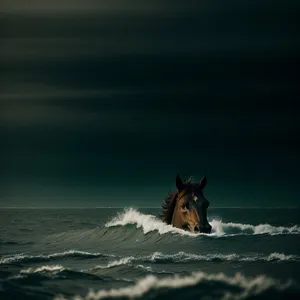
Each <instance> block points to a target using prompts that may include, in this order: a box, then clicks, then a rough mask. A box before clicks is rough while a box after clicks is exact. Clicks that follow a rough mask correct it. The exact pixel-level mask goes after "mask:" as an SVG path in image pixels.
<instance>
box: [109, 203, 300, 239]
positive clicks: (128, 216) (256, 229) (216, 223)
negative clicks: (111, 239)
mask: <svg viewBox="0 0 300 300" xmlns="http://www.w3.org/2000/svg"><path fill="white" fill-rule="evenodd" d="M210 224H211V226H212V233H211V234H205V233H191V232H188V231H185V230H182V229H179V228H175V227H173V226H172V225H168V224H166V223H164V222H163V221H161V220H160V219H158V218H156V217H155V216H153V215H147V214H143V213H141V212H139V211H138V210H136V209H133V208H128V209H125V210H124V212H122V213H119V214H118V215H117V216H116V217H115V218H113V219H112V220H111V221H109V222H108V223H106V224H105V226H106V227H114V226H126V225H136V228H142V230H143V232H144V233H145V234H147V233H149V232H151V231H157V232H158V233H159V234H166V233H175V234H180V235H187V236H193V237H195V236H199V235H204V236H209V237H223V236H233V235H259V234H270V235H277V234H300V227H299V226H297V225H295V226H292V227H284V226H273V225H270V224H259V225H251V224H242V223H232V222H230V223H223V222H222V221H221V220H217V219H213V220H212V221H210Z"/></svg>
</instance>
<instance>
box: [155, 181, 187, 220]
mask: <svg viewBox="0 0 300 300" xmlns="http://www.w3.org/2000/svg"><path fill="white" fill-rule="evenodd" d="M183 182H184V184H188V185H190V184H192V177H189V178H186V179H184V181H183ZM177 196H178V191H175V192H169V193H168V195H167V196H166V197H165V199H164V202H163V204H162V213H161V215H160V217H161V218H162V220H163V221H164V222H166V223H167V224H171V222H172V217H173V213H174V209H175V205H176V201H177Z"/></svg>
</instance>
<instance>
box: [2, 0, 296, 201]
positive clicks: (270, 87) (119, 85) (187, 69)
mask: <svg viewBox="0 0 300 300" xmlns="http://www.w3.org/2000/svg"><path fill="white" fill-rule="evenodd" d="M182 3H183V2H182V1H167V0H160V1H158V0H157V1H155V0H145V1H137V0H135V1H133V0H131V1H121V0H118V1H117V0H107V1H93V0H85V1H72V4H70V3H69V1H63V0H60V1H50V0H49V1H46V0H45V1H38V0H31V1H22V0H7V1H6V0H4V1H1V4H0V11H1V13H0V39H1V40H0V43H1V47H0V65H1V68H0V138H1V140H0V142H1V147H0V176H1V181H0V206H43V207H44V206H65V207H66V206H160V204H161V203H162V199H163V197H164V196H165V194H166V193H167V192H168V191H169V190H170V189H174V187H175V184H174V182H175V176H176V174H177V173H179V174H180V175H181V176H182V177H186V176H191V175H193V176H194V177H195V180H200V178H201V177H202V175H204V173H205V172H207V174H208V186H207V190H206V193H205V195H206V196H207V198H208V199H209V200H210V202H211V205H212V206H299V189H298V186H299V179H300V178H299V168H300V158H299V150H300V146H299V142H298V139H299V133H300V125H299V109H297V105H296V102H297V101H299V88H300V87H299V67H300V54H299V53H300V51H299V50H300V39H299V30H298V27H299V26H298V23H299V21H298V18H299V12H300V4H299V1H276V0H273V1H238V0H236V1H232V0H230V1H223V0H222V1H188V3H187V4H186V5H184V6H183V4H182Z"/></svg>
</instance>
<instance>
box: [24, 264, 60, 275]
mask: <svg viewBox="0 0 300 300" xmlns="http://www.w3.org/2000/svg"><path fill="white" fill-rule="evenodd" d="M63 270H65V268H64V267H63V266H61V265H52V266H42V267H38V268H28V269H24V270H21V271H20V273H21V274H32V273H42V272H55V273H57V272H61V271H63Z"/></svg>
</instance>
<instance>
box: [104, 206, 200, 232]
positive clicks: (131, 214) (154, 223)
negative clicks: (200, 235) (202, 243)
mask: <svg viewBox="0 0 300 300" xmlns="http://www.w3.org/2000/svg"><path fill="white" fill-rule="evenodd" d="M129 224H134V225H136V227H137V228H142V229H143V232H144V233H145V234H146V233H148V232H151V231H158V232H159V233H160V234H165V233H168V232H171V233H177V234H180V235H188V236H197V234H195V233H191V232H188V231H185V230H182V229H179V228H175V227H173V226H172V225H168V224H166V223H164V222H162V221H161V220H159V219H157V218H156V217H155V216H152V215H146V214H143V213H140V212H139V211H137V210H135V209H133V208H129V209H125V211H124V212H123V213H121V214H118V215H117V217H115V218H114V219H113V220H111V221H110V222H108V223H106V224H105V226H106V227H112V226H125V225H129Z"/></svg>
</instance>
